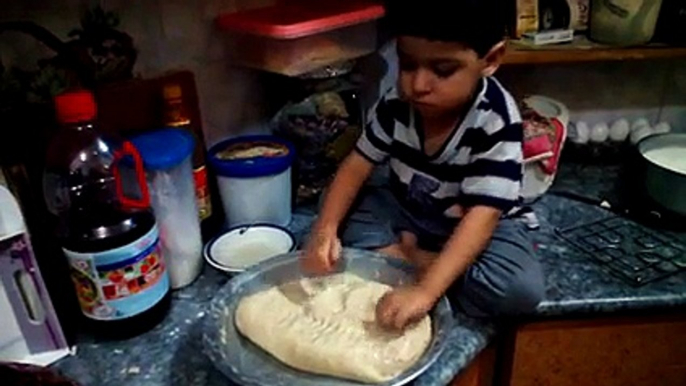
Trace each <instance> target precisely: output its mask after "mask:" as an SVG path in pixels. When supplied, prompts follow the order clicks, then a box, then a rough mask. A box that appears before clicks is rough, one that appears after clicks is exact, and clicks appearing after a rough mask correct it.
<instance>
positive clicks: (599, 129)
mask: <svg viewBox="0 0 686 386" xmlns="http://www.w3.org/2000/svg"><path fill="white" fill-rule="evenodd" d="M609 136H610V128H609V127H608V126H607V123H605V122H600V123H597V124H596V125H595V126H593V128H592V129H591V142H595V143H602V142H605V141H607V137H609Z"/></svg>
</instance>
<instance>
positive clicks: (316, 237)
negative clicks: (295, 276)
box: [302, 151, 374, 273]
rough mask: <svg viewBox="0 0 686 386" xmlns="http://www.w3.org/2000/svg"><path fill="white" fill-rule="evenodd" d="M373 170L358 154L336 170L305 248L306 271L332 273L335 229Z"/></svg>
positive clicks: (335, 255)
mask: <svg viewBox="0 0 686 386" xmlns="http://www.w3.org/2000/svg"><path fill="white" fill-rule="evenodd" d="M373 170H374V164H373V163H372V162H370V161H369V160H367V159H366V158H365V157H363V156H362V155H360V153H358V151H353V152H352V153H350V155H349V156H348V157H347V158H346V159H345V160H344V161H343V163H342V164H341V166H340V167H339V169H338V172H337V173H336V177H335V178H334V180H333V182H332V183H331V185H330V186H329V188H328V190H327V192H326V196H325V198H324V204H323V205H322V208H321V211H320V213H319V217H318V219H317V221H316V222H315V225H314V227H313V229H312V233H311V235H310V240H309V242H308V245H307V247H306V248H305V254H304V256H303V257H304V258H303V261H302V264H303V268H304V269H305V270H306V271H308V272H312V273H326V272H329V271H331V269H333V267H334V265H335V263H336V260H337V259H338V253H339V249H340V244H339V241H338V227H339V226H340V224H341V222H342V221H343V219H344V218H345V216H346V215H347V213H348V210H350V207H351V206H352V204H353V202H354V201H355V198H356V197H357V193H358V192H359V191H360V188H361V187H362V185H363V184H364V182H365V181H366V180H367V179H368V178H369V176H370V175H371V173H372V171H373Z"/></svg>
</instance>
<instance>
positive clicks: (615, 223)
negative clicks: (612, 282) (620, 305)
mask: <svg viewBox="0 0 686 386" xmlns="http://www.w3.org/2000/svg"><path fill="white" fill-rule="evenodd" d="M556 231H557V233H558V235H559V236H560V237H561V238H562V239H564V240H565V241H567V242H568V243H570V244H572V245H574V246H575V247H576V248H578V249H580V250H581V251H583V252H585V253H586V255H588V256H589V257H590V258H591V259H593V260H594V261H595V262H597V263H599V264H601V265H602V266H603V267H604V268H606V269H607V271H608V272H609V273H611V274H613V275H615V276H617V277H619V278H620V279H623V280H625V281H626V282H628V283H629V284H631V285H633V286H641V285H644V284H646V283H650V282H653V281H656V280H660V279H663V278H665V277H667V276H670V275H673V274H675V273H678V272H680V271H683V270H686V247H685V246H684V245H683V244H681V243H680V242H679V241H678V240H676V239H674V238H672V237H669V236H666V235H663V234H660V233H658V232H652V231H650V230H648V229H646V228H644V227H641V226H640V225H638V224H634V223H632V222H628V221H626V220H624V219H622V218H619V217H610V218H607V219H603V220H600V221H595V222H591V223H587V224H582V225H577V226H574V227H570V228H565V229H556Z"/></svg>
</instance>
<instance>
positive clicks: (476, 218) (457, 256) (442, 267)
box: [418, 206, 502, 300]
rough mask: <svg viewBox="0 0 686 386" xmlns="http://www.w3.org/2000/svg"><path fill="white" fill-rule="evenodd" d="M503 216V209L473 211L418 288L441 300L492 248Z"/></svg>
mask: <svg viewBox="0 0 686 386" xmlns="http://www.w3.org/2000/svg"><path fill="white" fill-rule="evenodd" d="M501 214H502V212H501V211H500V210H498V209H496V208H492V207H488V206H476V207H473V208H471V209H469V211H468V212H467V214H466V215H465V216H464V218H463V219H462V221H461V222H460V224H459V225H458V226H457V228H456V229H455V232H454V233H453V235H452V236H451V237H450V239H449V240H448V243H446V245H445V247H444V248H443V251H442V252H441V253H440V254H439V255H438V259H436V261H434V262H433V263H432V264H431V265H429V267H428V268H427V270H426V272H425V274H424V276H423V277H422V278H421V279H420V281H419V283H418V286H419V287H420V288H422V289H424V290H425V291H426V292H427V294H428V295H429V296H430V297H431V298H434V299H436V300H437V299H438V298H440V297H441V296H443V294H444V293H445V292H446V291H447V290H448V288H449V287H450V285H451V284H452V283H454V282H455V280H457V278H458V277H460V276H462V275H463V274H464V273H465V272H466V271H467V268H469V266H470V265H472V263H473V262H474V261H476V259H477V258H478V257H479V256H480V255H481V253H482V252H483V251H484V250H485V249H486V247H488V244H489V243H490V241H491V237H492V236H493V232H494V231H495V228H496V227H497V226H498V222H499V221H500V216H501Z"/></svg>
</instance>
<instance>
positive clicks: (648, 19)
mask: <svg viewBox="0 0 686 386" xmlns="http://www.w3.org/2000/svg"><path fill="white" fill-rule="evenodd" d="M661 7H662V0H593V2H592V4H591V24H590V37H591V39H593V40H595V41H597V42H600V43H606V44H614V45H620V46H630V45H640V44H646V43H648V42H649V41H650V40H651V39H652V38H653V35H654V34H655V26H656V25H657V18H658V16H659V15H660V8H661Z"/></svg>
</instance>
